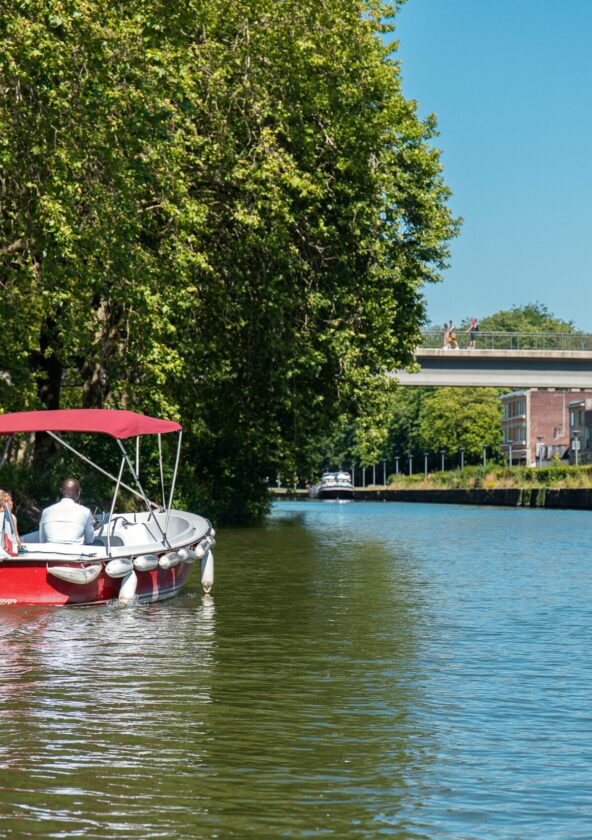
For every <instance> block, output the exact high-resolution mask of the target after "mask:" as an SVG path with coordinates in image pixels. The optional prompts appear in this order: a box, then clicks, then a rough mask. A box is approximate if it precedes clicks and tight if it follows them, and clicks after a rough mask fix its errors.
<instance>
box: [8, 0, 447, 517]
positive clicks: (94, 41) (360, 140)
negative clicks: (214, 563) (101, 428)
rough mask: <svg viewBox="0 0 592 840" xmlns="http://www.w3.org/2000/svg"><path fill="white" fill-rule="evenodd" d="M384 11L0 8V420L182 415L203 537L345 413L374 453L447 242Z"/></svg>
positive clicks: (304, 3)
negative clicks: (1, 415)
mask: <svg viewBox="0 0 592 840" xmlns="http://www.w3.org/2000/svg"><path fill="white" fill-rule="evenodd" d="M394 5H395V10H396V8H397V7H398V5H399V4H398V3H395V4H394ZM389 13H390V12H389V8H388V7H387V6H383V4H382V3H380V2H378V0H330V2H327V3H318V2H316V0H314V1H313V0H284V2H278V0H241V2H240V3H230V4H228V3H226V2H222V0H199V2H198V0H185V2H183V3H176V4H170V3H163V2H162V0H126V2H120V0H115V2H109V3H107V2H106V0H14V2H12V3H11V4H8V5H7V6H6V5H5V6H4V7H3V9H2V11H0V79H2V82H1V85H0V206H1V208H2V213H1V214H0V243H1V244H0V278H1V280H0V282H1V284H2V299H1V308H2V321H3V325H4V336H3V337H4V344H5V346H6V347H8V348H10V355H9V356H7V357H5V364H6V367H7V370H8V372H9V373H10V376H11V382H12V385H9V384H8V383H7V382H4V381H1V380H0V403H1V405H2V407H3V409H4V410H20V409H23V408H33V407H66V406H76V405H84V406H87V407H93V406H103V405H105V406H115V407H128V408H131V409H137V410H142V411H145V412H147V413H156V414H159V415H164V416H168V417H171V418H176V419H180V420H181V421H182V423H183V426H184V428H185V430H186V436H185V440H186V442H187V449H188V459H186V461H185V469H184V473H183V478H182V481H181V484H180V495H181V497H182V498H181V501H182V502H183V503H184V504H187V505H188V506H198V507H200V509H202V510H204V512H207V513H209V514H210V515H214V516H216V517H226V518H235V519H239V518H244V517H248V516H251V515H256V514H257V513H259V512H260V511H261V510H263V509H264V508H265V506H266V504H267V494H266V492H265V483H266V478H267V477H268V476H271V475H274V474H275V472H276V471H277V470H282V471H286V472H298V473H300V474H306V473H307V472H308V473H310V472H311V471H312V470H313V469H314V468H316V467H317V466H318V463H319V452H320V442H321V441H322V440H323V439H325V438H326V436H327V435H331V434H332V433H333V430H334V429H335V428H342V425H343V422H344V420H343V419H344V418H345V417H347V418H348V423H349V424H350V429H351V432H350V433H351V436H352V440H353V444H352V445H353V446H355V448H356V451H357V452H358V453H359V455H360V457H368V458H369V457H371V455H372V453H375V452H376V451H378V449H379V448H380V446H381V445H382V444H383V441H384V437H385V434H386V430H387V428H388V417H389V414H388V393H389V388H390V384H389V382H388V380H387V379H386V376H385V374H386V372H387V371H389V370H391V369H393V368H395V367H401V366H403V365H405V364H408V363H409V362H410V361H411V359H412V352H413V348H414V346H415V344H416V339H417V336H418V331H419V328H420V325H421V323H422V321H423V319H424V314H425V313H424V300H423V297H422V285H423V284H424V283H426V282H431V281H433V280H436V279H438V272H439V270H440V269H441V268H442V267H443V266H444V265H445V262H446V259H447V256H448V250H447V240H449V239H450V238H451V237H452V236H453V235H455V233H456V231H457V224H456V222H455V221H454V220H453V219H452V217H451V215H450V212H449V210H448V208H447V200H448V196H449V193H448V190H447V188H446V186H445V185H444V183H443V180H442V175H441V166H440V162H439V153H438V152H437V151H436V150H435V149H434V148H433V147H432V145H431V141H432V139H433V137H434V134H435V124H434V120H433V118H429V119H427V120H425V121H421V120H420V119H419V118H418V117H417V114H416V111H415V104H414V103H413V102H410V101H407V100H405V98H404V97H403V95H402V93H401V86H400V76H399V67H398V63H397V62H396V60H394V59H393V58H392V57H391V56H390V55H389V52H388V50H387V48H385V47H384V45H383V42H382V40H381V37H380V36H381V34H382V33H383V32H384V31H385V29H387V28H388V26H386V25H385V22H384V17H385V15H387V14H389ZM64 382H65V383H66V384H67V385H68V386H69V387H64ZM36 453H37V456H38V457H37V459H36V462H37V466H38V467H39V466H40V465H42V464H44V463H45V462H44V459H43V458H41V453H42V448H40V447H39V448H38V449H37V450H36Z"/></svg>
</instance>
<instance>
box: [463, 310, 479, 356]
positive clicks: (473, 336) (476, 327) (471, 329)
mask: <svg viewBox="0 0 592 840" xmlns="http://www.w3.org/2000/svg"><path fill="white" fill-rule="evenodd" d="M478 330H479V324H478V323H477V319H476V318H471V323H470V324H469V326H468V327H467V328H466V330H465V332H470V333H471V340H470V341H469V350H474V349H475V348H476V347H477V332H478Z"/></svg>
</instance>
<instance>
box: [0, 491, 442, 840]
mask: <svg viewBox="0 0 592 840" xmlns="http://www.w3.org/2000/svg"><path fill="white" fill-rule="evenodd" d="M318 507H319V511H318V512H315V508H314V507H311V508H310V509H309V510H308V511H297V510H296V511H294V513H291V512H287V511H276V513H275V514H274V516H273V517H272V518H271V519H270V520H269V522H267V523H266V524H265V525H264V526H262V527H261V528H257V529H236V530H228V531H224V532H222V533H220V534H219V539H218V546H217V550H216V561H217V580H216V589H215V592H216V595H215V597H214V598H205V599H202V597H201V595H200V594H199V592H198V586H197V575H196V574H194V575H193V577H192V579H191V583H190V586H189V589H188V592H187V594H185V595H183V596H182V597H180V598H177V599H175V600H174V601H170V602H167V603H162V604H156V605H151V606H146V607H137V608H134V609H126V610H121V609H119V608H117V607H107V608H105V607H99V608H94V607H91V608H86V609H59V610H52V611H43V610H37V609H22V610H14V609H13V610H12V611H10V612H9V611H8V610H5V611H3V612H2V613H0V656H1V657H2V662H3V673H4V675H5V676H4V679H3V681H2V682H3V685H1V686H0V714H1V716H2V728H3V735H4V737H3V739H2V746H1V748H0V835H1V834H2V833H3V832H4V833H5V834H11V836H15V837H16V836H18V837H23V838H25V837H36V836H44V837H48V838H57V837H60V838H63V837H75V836H84V837H85V838H95V837H96V838H99V837H101V838H104V837H105V836H109V837H132V836H133V837H138V836H142V837H143V838H152V837H154V838H156V837H159V838H160V837H204V838H210V837H211V838H214V837H220V838H232V837H248V836H253V837H306V836H336V837H337V836H340V837H343V836H347V837H357V836H359V837H374V836H376V834H377V830H378V829H379V828H381V827H380V826H377V823H376V822H375V817H376V815H377V814H378V813H379V812H381V811H383V810H384V809H385V807H386V806H387V805H388V810H389V812H392V813H397V812H399V811H400V810H401V809H402V807H403V802H404V801H408V800H409V799H410V798H411V799H412V798H413V796H414V794H413V791H414V785H415V780H416V779H417V776H418V774H420V771H421V768H422V766H423V765H424V763H425V761H426V760H427V759H426V755H425V743H424V736H420V735H418V729H417V723H416V720H415V715H416V711H415V710H416V708H417V706H418V703H420V697H419V695H420V693H421V682H422V680H421V673H420V670H419V668H418V664H417V660H416V656H415V651H416V635H417V630H416V625H417V622H418V621H421V612H422V604H421V586H420V585H418V584H417V572H416V571H414V568H413V564H412V563H410V561H409V558H408V557H407V556H402V555H399V554H397V553H396V552H394V551H393V550H391V549H390V548H389V547H388V546H385V545H384V544H383V543H381V541H380V540H376V539H374V538H373V537H372V535H371V534H370V533H369V532H368V529H367V527H365V526H364V524H363V522H360V523H357V522H354V523H353V525H352V522H351V519H350V518H348V516H347V515H346V514H345V513H344V512H342V511H340V510H339V508H337V507H334V508H332V509H330V508H323V506H322V505H319V506H318ZM344 507H346V506H344ZM311 512H312V513H313V516H312V518H311ZM386 830H387V832H388V833H389V834H390V835H391V836H398V835H399V829H398V826H397V825H393V824H391V825H390V826H389V827H388V828H387V829H386ZM400 836H404V835H402V834H401V835H400ZM416 836H421V835H416Z"/></svg>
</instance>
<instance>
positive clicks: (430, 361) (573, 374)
mask: <svg viewBox="0 0 592 840" xmlns="http://www.w3.org/2000/svg"><path fill="white" fill-rule="evenodd" d="M457 335H458V333H457ZM458 337H459V343H460V345H461V346H460V347H459V349H451V348H449V349H444V348H443V347H442V333H441V332H434V331H430V332H426V333H424V334H423V336H422V345H421V346H420V347H418V348H417V350H416V353H415V358H416V360H417V363H418V364H419V365H420V367H421V369H420V370H419V371H418V372H415V373H409V372H408V371H405V370H400V371H393V373H392V375H393V377H395V378H396V379H397V380H398V381H399V382H400V384H401V385H412V386H413V385H416V386H419V385H421V386H424V385H438V386H443V385H451V386H462V387H465V386H482V387H499V388H508V389H510V390H513V389H519V388H584V389H587V390H592V335H588V334H582V333H520V334H518V333H478V338H477V347H476V348H474V349H469V348H468V336H466V335H465V334H460V335H459V336H458Z"/></svg>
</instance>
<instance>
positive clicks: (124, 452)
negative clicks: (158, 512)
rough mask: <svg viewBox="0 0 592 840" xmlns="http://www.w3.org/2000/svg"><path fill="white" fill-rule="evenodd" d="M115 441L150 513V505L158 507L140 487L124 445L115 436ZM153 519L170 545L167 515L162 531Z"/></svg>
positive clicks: (164, 539)
mask: <svg viewBox="0 0 592 840" xmlns="http://www.w3.org/2000/svg"><path fill="white" fill-rule="evenodd" d="M117 443H118V444H119V448H120V449H121V451H122V453H123V457H124V458H125V460H126V462H127V465H128V467H129V469H130V472H131V474H132V476H133V478H134V481H135V482H136V484H137V485H138V489H139V490H140V493H141V495H142V498H143V499H144V504H145V505H146V510H147V511H148V513H152V511H151V510H150V505H153V507H158V505H154V503H153V502H151V501H149V499H148V498H147V496H146V494H145V493H144V488H143V487H142V485H141V483H140V479H139V478H138V476H137V475H136V471H135V470H134V465H133V464H132V462H131V461H130V459H129V455H128V454H127V452H126V449H125V446H124V445H123V443H122V442H121V441H120V440H119V438H117ZM154 521H155V523H156V527H157V528H158V530H159V531H160V533H161V534H162V539H163V541H164V542H165V543H166V544H167V545H168V546H169V547H170V543H169V541H168V540H167V536H166V531H167V526H168V524H169V519H168V515H167V520H166V525H165V528H164V531H163V530H162V528H161V527H160V522H159V521H158V519H157V518H156V516H155V517H154Z"/></svg>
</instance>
